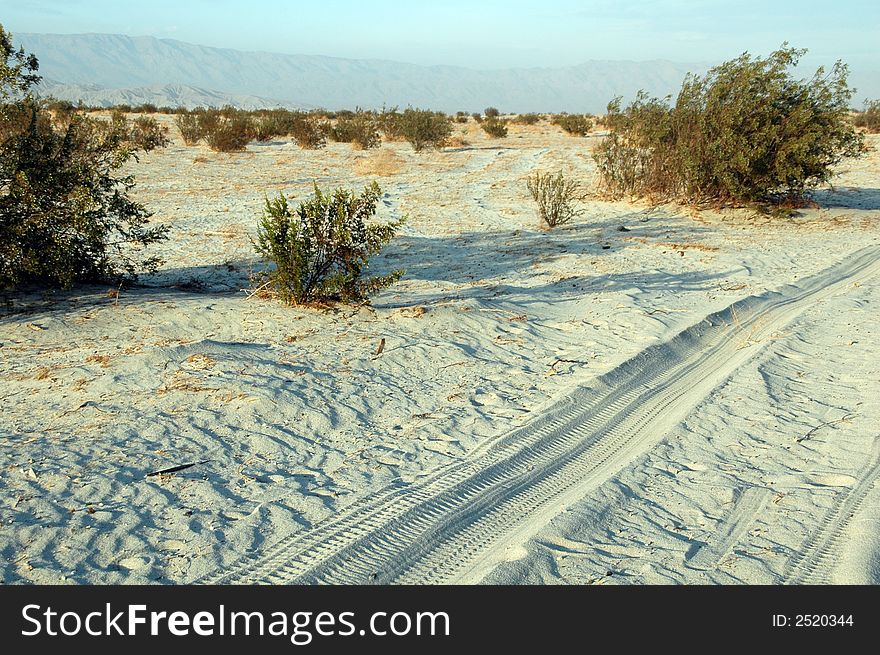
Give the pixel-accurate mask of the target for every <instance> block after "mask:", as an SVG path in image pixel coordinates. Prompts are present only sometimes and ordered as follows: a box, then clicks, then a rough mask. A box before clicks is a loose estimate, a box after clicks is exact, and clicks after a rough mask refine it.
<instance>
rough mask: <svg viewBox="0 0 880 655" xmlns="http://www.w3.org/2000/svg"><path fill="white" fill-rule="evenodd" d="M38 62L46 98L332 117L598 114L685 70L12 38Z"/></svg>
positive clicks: (669, 86)
mask: <svg viewBox="0 0 880 655" xmlns="http://www.w3.org/2000/svg"><path fill="white" fill-rule="evenodd" d="M14 36H15V40H16V41H17V42H18V43H20V44H21V45H23V46H24V47H25V49H26V50H28V51H29V52H33V53H34V54H36V55H37V58H38V59H39V61H40V72H41V74H42V75H43V76H44V77H45V78H47V80H50V81H48V82H47V83H46V84H45V85H44V90H43V91H44V93H47V94H48V93H52V94H54V95H57V96H58V97H62V98H65V99H70V100H77V99H80V98H82V99H83V100H85V101H86V102H89V103H90V104H110V103H114V102H129V103H139V102H153V103H154V104H157V105H178V104H179V105H184V106H194V105H199V104H202V105H206V104H214V105H219V104H225V103H227V102H229V103H231V104H237V105H241V106H248V107H258V106H276V105H279V104H282V105H289V106H301V107H326V108H328V109H338V108H343V107H348V108H351V107H354V106H356V105H357V106H361V107H365V108H376V107H381V106H382V105H383V104H386V105H389V106H392V105H399V106H402V107H405V106H407V105H413V106H419V107H426V108H431V109H437V110H442V111H448V112H451V111H458V110H463V111H479V110H482V109H483V108H485V107H487V106H489V105H492V106H496V107H499V108H500V109H502V110H504V111H509V112H526V111H571V112H575V111H581V112H582V111H588V112H600V111H603V110H604V109H605V106H606V104H607V103H608V101H609V100H610V99H611V98H613V97H614V96H616V95H623V96H625V97H632V96H633V95H634V94H635V93H636V91H638V90H639V89H645V90H647V91H648V92H650V93H652V94H656V95H666V94H668V93H672V92H674V91H675V90H676V89H677V88H678V87H679V85H680V84H681V81H682V79H683V78H684V76H685V74H686V73H687V72H688V71H689V70H702V69H703V67H700V66H694V65H687V64H677V63H672V62H668V61H648V62H631V61H591V62H587V63H584V64H581V65H578V66H571V67H567V68H520V69H513V68H511V69H504V70H491V71H489V70H472V69H468V68H461V67H454V66H417V65H413V64H404V63H398V62H391V61H380V60H353V59H337V58H333V57H318V56H308V55H283V54H272V53H266V52H241V51H237V50H228V49H221V48H209V47H204V46H199V45H193V44H189V43H183V42H181V41H174V40H169V39H155V38H152V37H128V36H122V35H112V34H77V35H60V34H27V33H23V34H22V33H19V34H15V35H14Z"/></svg>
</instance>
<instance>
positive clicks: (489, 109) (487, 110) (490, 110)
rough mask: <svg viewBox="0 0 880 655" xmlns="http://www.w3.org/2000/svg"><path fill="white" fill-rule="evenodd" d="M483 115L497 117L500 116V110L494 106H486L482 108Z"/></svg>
mask: <svg viewBox="0 0 880 655" xmlns="http://www.w3.org/2000/svg"><path fill="white" fill-rule="evenodd" d="M483 115H484V116H485V117H486V118H498V117H499V116H501V112H500V111H498V110H497V109H496V108H495V107H486V108H485V109H484V110H483Z"/></svg>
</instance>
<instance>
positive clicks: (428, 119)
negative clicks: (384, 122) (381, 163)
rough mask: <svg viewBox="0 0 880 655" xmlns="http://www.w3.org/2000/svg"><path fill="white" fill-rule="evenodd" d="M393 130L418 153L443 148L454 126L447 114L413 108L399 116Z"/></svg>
mask: <svg viewBox="0 0 880 655" xmlns="http://www.w3.org/2000/svg"><path fill="white" fill-rule="evenodd" d="M392 129H393V131H394V132H396V133H398V134H399V135H400V136H402V137H403V138H404V139H406V140H407V141H409V142H410V144H412V147H413V150H415V151H416V152H421V151H422V150H425V149H427V148H441V147H443V146H444V145H445V144H446V140H447V139H448V138H449V136H450V135H451V134H452V124H451V123H450V122H449V119H448V118H447V117H446V115H445V114H443V113H442V112H436V111H429V110H427V109H413V108H412V107H409V108H407V109H406V110H405V111H404V112H403V113H402V114H397V118H396V119H395V124H394V127H393V128H392Z"/></svg>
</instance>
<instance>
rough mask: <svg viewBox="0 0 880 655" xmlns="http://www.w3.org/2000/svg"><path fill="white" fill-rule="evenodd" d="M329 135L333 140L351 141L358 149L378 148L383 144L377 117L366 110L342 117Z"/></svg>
mask: <svg viewBox="0 0 880 655" xmlns="http://www.w3.org/2000/svg"><path fill="white" fill-rule="evenodd" d="M329 136H330V138H331V139H332V140H333V141H337V142H340V143H350V144H352V145H353V146H354V147H355V148H357V149H358V150H369V149H370V148H378V147H379V146H380V145H381V144H382V138H381V137H380V136H379V124H378V122H377V121H376V119H375V118H374V117H373V116H372V115H370V114H367V113H365V112H360V113H358V114H356V115H355V116H353V117H352V118H342V119H339V120H338V121H337V122H336V125H334V126H333V127H331V128H330V130H329Z"/></svg>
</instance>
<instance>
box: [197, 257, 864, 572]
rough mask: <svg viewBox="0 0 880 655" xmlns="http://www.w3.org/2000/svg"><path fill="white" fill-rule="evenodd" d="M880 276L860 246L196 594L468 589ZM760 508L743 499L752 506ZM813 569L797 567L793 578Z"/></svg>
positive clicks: (753, 497) (237, 567) (250, 560)
mask: <svg viewBox="0 0 880 655" xmlns="http://www.w3.org/2000/svg"><path fill="white" fill-rule="evenodd" d="M878 272H880V249H877V248H873V247H872V248H865V249H863V250H861V251H859V252H857V253H855V254H854V255H853V256H851V257H849V258H848V259H847V260H846V261H845V262H843V263H841V264H839V265H837V266H833V267H831V268H829V269H827V270H825V271H823V272H822V273H819V274H818V275H816V276H814V277H812V278H809V279H806V280H803V281H801V282H800V283H799V284H798V285H797V286H788V287H785V288H784V289H781V290H780V291H777V292H771V293H765V294H761V295H758V296H752V297H749V298H746V299H744V300H741V301H739V302H737V303H734V304H733V305H731V306H729V307H728V308H727V309H725V310H723V311H721V312H718V313H715V314H712V315H710V316H708V317H707V318H706V319H704V320H703V321H701V322H699V323H697V324H696V325H694V326H692V327H690V328H688V329H687V330H685V331H683V332H681V333H680V334H678V335H677V336H676V337H674V338H673V339H671V340H669V341H668V342H666V343H663V344H659V345H657V346H652V347H650V348H648V349H646V350H645V351H643V352H642V353H640V354H639V355H637V356H636V357H634V358H632V359H631V360H629V361H627V362H626V363H624V364H622V365H621V366H619V367H617V368H616V369H614V370H613V371H611V372H610V373H608V374H606V375H604V376H602V377H600V378H598V379H597V380H596V381H595V382H594V383H593V384H591V385H590V386H589V387H585V388H581V389H578V390H577V391H576V392H574V393H573V394H571V395H570V396H568V397H567V398H565V399H563V400H562V401H561V402H560V403H559V404H557V405H556V406H554V407H553V408H552V409H550V410H549V411H547V412H545V413H543V414H542V415H541V416H540V417H538V418H537V419H536V420H534V421H532V422H531V423H529V424H528V425H526V426H524V427H522V428H519V429H517V430H514V431H513V432H510V433H508V434H506V435H504V436H502V437H500V438H499V439H497V440H496V441H495V442H494V443H493V444H492V445H491V446H490V447H488V448H487V449H484V450H482V451H481V452H480V453H477V454H475V455H474V456H472V457H470V458H468V459H466V460H464V461H461V462H457V463H454V464H451V465H449V466H447V467H444V468H442V469H440V470H439V471H436V472H435V473H434V474H432V475H431V476H430V477H428V478H426V479H424V480H422V481H420V482H417V483H413V484H410V485H398V486H394V487H391V488H387V489H385V490H384V491H383V492H381V493H379V494H376V495H374V496H372V497H369V498H364V499H362V500H361V501H358V502H356V503H355V504H353V505H351V506H349V507H348V508H346V509H345V510H344V511H343V512H341V513H340V514H339V515H337V516H336V517H334V518H332V519H330V520H328V521H326V522H325V523H323V524H319V525H317V526H315V527H314V528H313V529H312V530H310V531H308V532H307V533H304V534H296V535H292V536H291V537H288V538H285V539H282V540H281V541H279V542H277V543H275V544H274V545H272V546H270V547H269V548H266V549H264V550H262V551H259V552H257V553H253V554H251V555H249V556H246V557H244V558H242V559H241V560H239V561H238V562H237V563H235V564H234V565H233V566H231V567H226V568H224V569H221V570H218V571H217V572H215V573H214V574H212V575H210V576H208V577H206V578H203V579H201V580H199V582H204V583H252V584H253V583H257V584H271V583H276V584H284V583H300V584H302V583H336V584H340V583H348V584H351V583H379V584H381V583H403V584H408V583H413V584H428V583H474V582H478V581H479V580H480V579H482V578H483V577H484V576H485V575H486V573H488V572H489V571H491V570H492V568H494V566H495V565H496V564H498V563H499V562H501V561H503V560H504V559H505V558H506V553H508V552H509V550H510V549H511V548H516V547H517V546H519V545H521V544H522V543H524V542H525V541H526V540H527V539H529V538H530V537H531V536H533V535H534V534H535V533H536V532H537V531H538V530H540V529H541V527H543V526H544V525H546V524H547V522H549V520H550V519H552V518H553V517H554V516H556V515H557V514H558V513H559V512H560V511H562V510H563V509H564V508H565V507H567V506H568V505H569V504H571V503H573V502H575V501H577V500H578V499H579V498H581V497H582V496H583V495H584V494H585V493H587V492H589V490H590V489H592V488H595V487H596V486H598V485H599V484H601V483H602V482H603V481H605V480H607V479H609V478H610V477H611V476H613V475H614V474H615V473H616V472H617V471H619V470H620V469H621V468H623V467H624V466H626V465H627V464H628V463H629V462H631V461H632V460H633V459H634V458H636V457H638V456H639V455H640V454H642V453H644V452H645V451H646V450H648V449H650V448H651V447H652V445H654V444H656V443H657V442H658V441H659V440H660V439H661V438H662V437H663V435H664V434H665V433H666V432H667V431H668V430H670V429H672V428H673V427H674V426H675V425H677V424H678V423H679V422H680V421H681V420H683V419H684V418H685V417H686V416H687V415H688V413H689V412H690V411H691V410H692V409H693V408H694V407H695V406H696V405H697V404H698V403H699V402H700V401H701V400H702V399H703V398H705V397H706V396H707V395H708V394H709V393H710V392H711V391H712V389H714V388H715V387H716V386H717V385H718V384H720V383H721V382H723V381H724V380H725V379H726V378H727V377H729V376H730V375H731V374H732V373H733V372H734V371H736V369H737V368H738V367H739V366H741V365H742V364H743V363H744V362H746V361H748V360H749V359H750V358H751V357H753V356H754V355H755V354H756V353H757V352H759V351H760V350H761V349H762V348H763V346H764V345H765V344H766V343H767V341H768V339H769V338H770V337H772V335H773V334H774V333H775V332H777V331H778V330H780V329H781V328H783V327H784V326H785V325H787V324H788V323H789V322H791V321H792V320H793V319H794V318H795V317H796V316H798V315H799V314H800V313H801V312H802V311H803V310H804V309H805V308H807V307H808V306H810V305H811V304H812V303H814V302H816V301H817V300H819V299H821V298H824V297H827V296H829V295H833V294H835V293H838V292H840V291H841V290H843V289H845V288H846V287H848V286H850V285H852V284H854V283H858V282H860V281H862V280H865V279H867V278H869V277H871V276H873V275H875V274H876V273H878ZM873 468H876V467H873ZM872 470H873V469H872ZM860 495H861V494H854V495H853V496H852V497H853V498H854V499H857V497H858V496H860ZM762 498H763V497H762V496H761V495H760V494H748V495H747V496H746V500H747V501H748V502H749V503H752V502H758V503H759V504H760V502H761V500H762ZM845 510H846V508H841V512H844V511H845ZM829 521H830V522H831V523H834V524H836V523H835V519H834V517H833V516H832V517H830V518H829ZM737 532H738V530H735V529H732V530H731V538H735V535H736V533H737ZM834 533H835V530H830V531H828V532H827V534H828V535H830V536H828V539H832V538H833V535H834ZM823 543H824V542H823ZM822 548H823V544H817V548H816V549H815V552H816V555H815V556H816V557H821V553H822V552H823V550H822ZM699 559H700V558H699V557H698V558H697V560H698V561H697V564H699ZM811 570H813V569H812V567H811V566H810V563H809V562H804V563H803V566H801V565H798V566H797V572H795V571H793V572H792V574H793V577H798V576H800V575H804V574H807V575H808V574H809V572H810V571H811Z"/></svg>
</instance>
